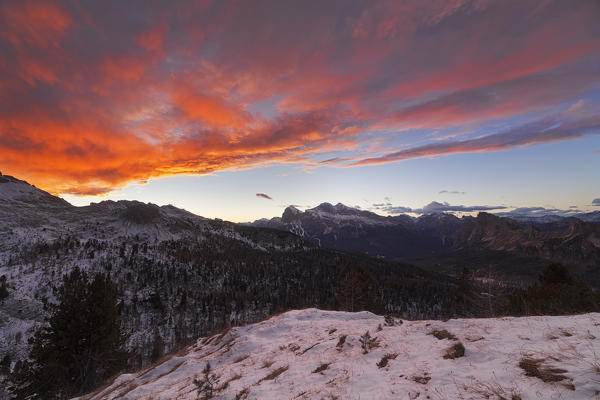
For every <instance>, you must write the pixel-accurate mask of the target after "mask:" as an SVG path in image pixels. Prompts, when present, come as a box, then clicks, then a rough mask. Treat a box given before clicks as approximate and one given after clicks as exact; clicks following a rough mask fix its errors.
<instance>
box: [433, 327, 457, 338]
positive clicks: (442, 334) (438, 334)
mask: <svg viewBox="0 0 600 400" xmlns="http://www.w3.org/2000/svg"><path fill="white" fill-rule="evenodd" d="M429 335H432V336H434V337H435V338H436V339H438V340H442V339H448V340H456V336H454V335H453V334H452V333H450V332H448V331H447V330H446V329H434V330H433V331H431V332H429Z"/></svg>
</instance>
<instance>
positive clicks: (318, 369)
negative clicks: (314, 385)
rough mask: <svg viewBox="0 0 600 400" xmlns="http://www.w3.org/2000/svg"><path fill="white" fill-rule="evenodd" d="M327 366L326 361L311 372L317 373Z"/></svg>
mask: <svg viewBox="0 0 600 400" xmlns="http://www.w3.org/2000/svg"><path fill="white" fill-rule="evenodd" d="M327 368H329V364H328V363H325V364H321V365H319V366H318V367H317V368H315V370H314V371H313V372H312V373H313V374H318V373H319V372H323V371H325V370H326V369H327Z"/></svg>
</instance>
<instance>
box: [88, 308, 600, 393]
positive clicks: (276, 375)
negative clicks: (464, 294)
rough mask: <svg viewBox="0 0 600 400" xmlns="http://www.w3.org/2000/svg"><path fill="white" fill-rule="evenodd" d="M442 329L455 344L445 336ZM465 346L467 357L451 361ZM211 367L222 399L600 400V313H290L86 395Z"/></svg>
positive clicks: (174, 381)
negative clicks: (372, 340)
mask: <svg viewBox="0 0 600 400" xmlns="http://www.w3.org/2000/svg"><path fill="white" fill-rule="evenodd" d="M379 325H381V327H382V330H381V331H378V326H379ZM367 330H368V331H369V332H370V333H371V335H372V336H373V337H376V338H377V341H376V342H378V347H374V348H372V349H371V351H370V352H369V353H368V354H364V353H363V350H362V348H361V344H360V341H359V338H360V336H361V335H363V334H364V333H365V332H366V331H367ZM436 330H438V331H441V330H447V331H448V332H449V333H450V334H452V335H454V336H455V337H456V339H437V338H436V337H435V336H434V335H432V334H431V333H432V332H434V331H436ZM343 336H346V338H345V341H344V342H343V343H340V342H342V341H341V340H340V338H341V337H343ZM459 341H460V342H461V343H463V344H464V347H465V349H466V350H465V353H464V356H463V357H459V358H455V359H448V358H444V355H445V353H446V350H447V349H448V348H449V347H451V346H453V345H455V344H456V343H458V342H459ZM386 354H387V355H391V356H392V357H390V358H389V359H388V362H387V365H385V366H382V365H381V364H382V363H381V360H382V358H384V356H385V355H386ZM394 355H395V358H394ZM523 360H529V362H527V363H526V364H523V365H525V366H527V367H529V371H530V372H531V368H532V366H533V369H534V370H535V369H536V368H537V370H539V371H540V373H541V374H542V375H543V377H544V378H545V379H546V380H552V379H551V378H552V377H554V380H558V379H560V380H559V381H556V382H544V381H543V380H542V379H540V378H539V377H536V376H526V372H525V370H524V369H522V368H521V367H520V366H519V364H520V362H522V361H523ZM207 362H210V365H211V366H212V368H213V373H214V374H215V375H216V376H217V377H218V382H217V384H216V385H215V387H216V388H217V391H216V392H215V398H218V399H246V398H247V399H296V398H297V399H362V400H365V399H488V398H489V399H594V398H600V314H597V313H594V314H585V315H577V316H565V317H527V318H497V319H458V320H451V321H448V322H441V321H405V322H404V323H403V324H401V325H395V326H386V325H385V322H384V318H383V317H380V316H377V315H374V314H371V313H369V312H360V313H345V312H331V311H321V310H316V309H306V310H300V311H290V312H287V313H285V314H282V315H279V316H276V317H273V318H271V319H269V320H267V321H264V322H260V323H257V324H253V325H249V326H246V327H241V328H233V329H231V330H229V331H228V332H226V333H224V334H221V335H216V336H212V337H210V338H203V339H201V340H200V341H198V342H197V343H196V344H195V345H194V346H191V347H189V348H186V349H185V350H183V351H181V352H180V353H179V354H178V355H176V356H173V357H171V358H168V359H166V360H165V361H163V362H162V363H159V364H158V365H155V366H153V367H152V368H149V369H146V370H144V371H141V372H138V373H134V374H125V375H121V376H120V377H118V378H117V379H116V380H115V381H114V382H113V383H112V384H111V385H110V386H109V387H107V388H104V389H103V390H101V391H99V392H98V393H96V394H93V395H89V396H85V397H84V399H87V400H91V399H154V400H158V399H169V400H172V399H195V398H196V386H195V385H194V382H193V380H194V378H198V379H202V377H203V374H202V370H203V369H204V367H205V366H206V363H207ZM378 363H379V366H378ZM319 367H320V368H319ZM548 368H550V370H548Z"/></svg>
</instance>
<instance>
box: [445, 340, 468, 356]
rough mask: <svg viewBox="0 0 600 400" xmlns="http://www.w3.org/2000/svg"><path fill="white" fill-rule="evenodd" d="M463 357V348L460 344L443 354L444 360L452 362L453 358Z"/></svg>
mask: <svg viewBox="0 0 600 400" xmlns="http://www.w3.org/2000/svg"><path fill="white" fill-rule="evenodd" d="M464 356H465V346H463V344H462V343H461V342H458V343H456V344H454V345H452V346H451V347H449V348H448V349H447V350H446V354H444V358H445V359H447V360H454V359H455V358H460V357H464Z"/></svg>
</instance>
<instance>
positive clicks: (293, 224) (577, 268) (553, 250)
mask: <svg viewBox="0 0 600 400" xmlns="http://www.w3.org/2000/svg"><path fill="white" fill-rule="evenodd" d="M250 225H251V226H258V227H268V228H274V229H279V230H283V231H288V232H292V233H295V234H296V235H298V236H300V237H303V238H305V239H307V240H309V241H311V242H313V243H315V244H316V245H318V246H321V247H328V248H335V249H341V250H346V251H357V252H362V253H365V254H369V255H371V256H375V257H383V258H386V259H396V260H402V261H409V262H411V263H416V264H417V265H420V266H423V267H426V268H429V269H433V270H436V271H438V272H445V273H450V274H458V273H459V272H460V270H462V268H463V267H465V266H466V267H469V268H470V269H472V270H475V271H476V272H478V273H479V274H480V275H485V274H489V273H490V271H493V273H494V274H500V275H502V276H503V279H509V280H516V281H518V280H531V279H535V277H537V275H538V273H539V272H540V270H541V269H542V268H544V267H545V266H546V265H547V264H548V263H549V262H560V263H563V264H566V265H568V266H569V267H570V268H571V270H572V272H573V273H574V274H576V275H579V276H580V277H581V278H584V279H586V280H588V281H589V282H590V283H592V284H594V285H599V284H600V212H599V211H596V212H592V213H584V214H579V215H577V216H572V217H559V216H552V217H524V216H518V215H517V216H516V217H514V218H509V217H501V216H497V215H494V214H490V213H486V212H480V213H479V214H478V215H477V216H476V217H472V216H463V217H462V218H459V217H456V216H455V215H452V214H448V213H431V214H424V215H422V216H420V217H418V218H415V217H411V216H409V215H397V216H381V215H378V214H375V213H373V212H370V211H365V210H359V209H356V208H352V207H348V206H345V205H343V204H341V203H338V204H336V205H332V204H329V203H323V204H320V205H319V206H317V207H315V208H311V209H307V210H306V211H300V210H298V209H297V208H295V207H293V206H290V207H287V208H286V209H285V211H284V212H283V215H282V216H281V217H276V218H272V219H262V220H257V221H254V222H253V223H250Z"/></svg>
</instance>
